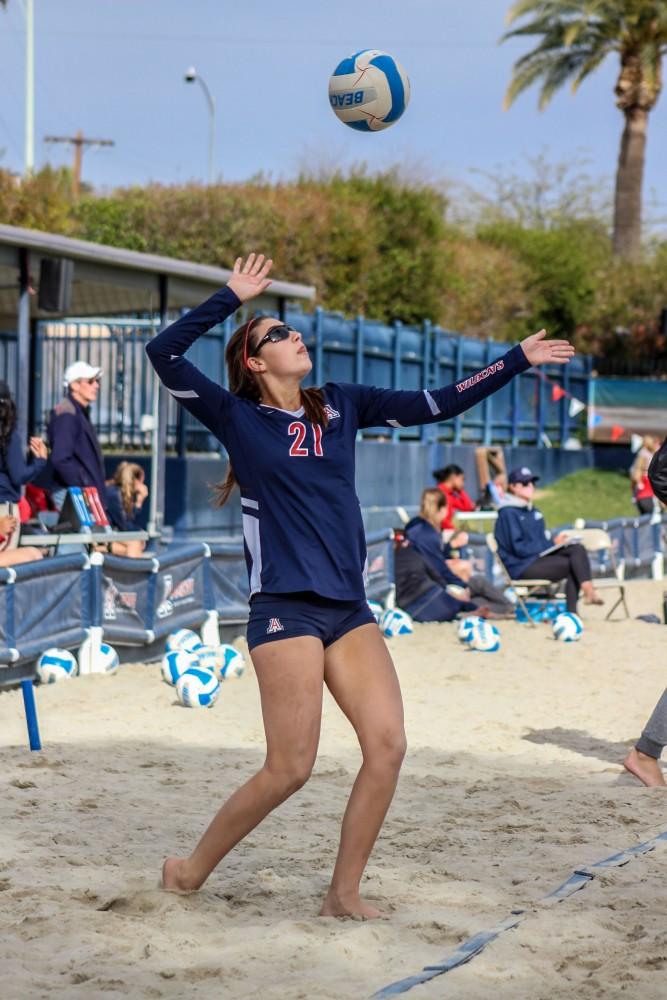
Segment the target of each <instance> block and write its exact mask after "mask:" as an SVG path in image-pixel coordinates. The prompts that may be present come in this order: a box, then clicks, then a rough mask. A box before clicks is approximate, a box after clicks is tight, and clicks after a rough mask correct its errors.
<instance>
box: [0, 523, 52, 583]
mask: <svg viewBox="0 0 667 1000" xmlns="http://www.w3.org/2000/svg"><path fill="white" fill-rule="evenodd" d="M20 530H21V528H20V523H19V520H18V518H16V517H12V516H11V515H10V514H0V568H2V569H6V568H7V567H8V566H18V565H19V564H20V563H27V562H34V561H35V560H36V559H41V558H42V553H41V551H40V550H39V549H38V548H36V547H35V546H34V545H21V546H20V547H18V548H17V547H15V548H7V547H4V548H3V545H4V544H5V543H6V542H7V541H8V540H9V539H10V538H12V536H16V537H17V538H18V534H19V532H20Z"/></svg>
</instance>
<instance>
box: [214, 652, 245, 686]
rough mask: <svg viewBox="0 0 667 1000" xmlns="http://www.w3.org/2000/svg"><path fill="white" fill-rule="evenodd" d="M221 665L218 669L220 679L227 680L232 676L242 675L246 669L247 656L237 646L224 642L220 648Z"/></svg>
mask: <svg viewBox="0 0 667 1000" xmlns="http://www.w3.org/2000/svg"><path fill="white" fill-rule="evenodd" d="M219 654H220V661H221V662H220V666H219V668H218V669H217V670H216V675H217V677H218V679H219V680H221V681H227V680H230V679H231V678H232V677H242V676H243V672H244V671H245V658H244V656H243V653H241V652H239V650H238V649H236V647H235V646H230V645H228V644H226V643H225V644H223V645H222V646H220V649H219Z"/></svg>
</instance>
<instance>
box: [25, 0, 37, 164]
mask: <svg viewBox="0 0 667 1000" xmlns="http://www.w3.org/2000/svg"><path fill="white" fill-rule="evenodd" d="M24 4H25V8H24V9H25V172H26V176H28V177H29V176H30V174H32V173H33V171H34V169H35V16H34V14H35V11H34V6H33V4H34V0H24Z"/></svg>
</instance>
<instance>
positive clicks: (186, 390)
mask: <svg viewBox="0 0 667 1000" xmlns="http://www.w3.org/2000/svg"><path fill="white" fill-rule="evenodd" d="M271 265H272V261H270V260H265V258H264V256H263V255H262V254H260V255H259V256H257V255H256V254H250V256H249V257H248V259H247V260H246V261H245V263H244V262H243V260H242V259H241V258H240V257H239V258H238V259H237V261H236V263H235V265H234V273H233V275H232V277H231V278H230V279H229V281H228V283H227V284H226V285H225V287H224V288H221V289H220V291H219V292H216V293H215V294H214V295H212V296H211V297H210V299H207V300H206V302H203V303H202V304H201V305H200V306H197V307H196V308H195V309H191V310H190V312H187V313H185V315H184V316H181V317H180V319H177V320H176V322H175V323H172V324H171V326H168V327H166V328H165V329H164V330H162V331H161V332H160V333H158V334H157V336H155V337H153V339H152V340H150V341H149V342H148V344H147V345H146V353H147V355H148V358H149V360H150V362H151V364H152V365H153V367H154V368H155V371H156V372H157V374H158V377H159V379H160V381H161V382H162V384H163V385H164V386H165V388H166V389H168V390H169V392H170V393H171V394H172V396H174V397H175V398H176V399H177V400H178V401H179V403H181V404H182V405H183V406H185V408H186V409H187V410H189V412H190V413H192V414H193V415H194V416H195V417H197V419H198V420H201V422H202V423H203V424H205V426H206V427H208V429H209V430H210V431H212V432H213V433H214V434H218V433H219V431H220V419H221V417H222V415H223V411H224V407H225V402H226V401H227V400H228V399H229V393H228V392H227V391H226V390H225V389H223V387H222V386H221V385H219V384H218V383H217V382H214V381H213V380H212V379H210V378H208V377H207V376H206V375H204V373H203V372H201V371H200V370H199V369H198V368H197V367H196V366H195V365H193V364H192V362H191V361H188V360H187V359H186V358H185V356H184V355H185V353H186V352H187V350H188V349H189V348H190V347H191V346H192V344H194V342H195V340H197V338H198V337H201V335H202V334H204V333H206V331H207V330H210V329H211V328H212V327H214V326H217V325H218V323H222V322H223V320H225V319H227V317H228V316H231V315H232V313H234V312H236V310H237V309H238V308H239V306H240V305H241V303H242V302H247V301H248V300H249V299H252V298H254V297H255V296H256V295H260V294H261V293H262V292H263V291H264V290H265V289H266V288H268V286H269V285H270V284H271V282H270V281H269V280H268V279H267V274H268V272H269V271H270V269H271Z"/></svg>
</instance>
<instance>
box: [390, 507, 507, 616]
mask: <svg viewBox="0 0 667 1000" xmlns="http://www.w3.org/2000/svg"><path fill="white" fill-rule="evenodd" d="M446 505H447V500H446V498H445V497H444V496H443V494H442V492H441V491H440V490H439V489H426V490H424V491H423V493H422V496H421V506H420V509H419V514H418V515H417V516H416V517H413V518H412V520H411V521H409V522H408V523H407V524H406V526H405V537H406V538H407V539H409V541H410V542H411V543H412V545H413V546H414V547H415V549H417V551H418V552H419V553H420V554H421V555H422V556H423V557H424V559H425V560H426V562H427V563H428V565H429V566H430V567H431V569H432V570H434V571H435V572H436V573H437V574H438V575H439V577H440V578H441V580H442V583H443V585H444V586H446V587H448V588H449V593H450V594H452V595H454V596H458V597H459V598H461V599H462V600H471V601H481V602H482V603H483V604H484V605H485V606H486V607H487V608H488V610H489V614H490V617H496V618H497V617H501V618H506V617H507V618H509V617H512V618H513V617H514V605H513V604H512V602H511V601H508V600H507V598H506V597H505V595H504V594H503V592H502V590H500V589H499V588H498V587H496V586H494V585H493V584H492V583H491V582H490V580H487V579H486V577H485V576H482V575H481V574H479V573H475V574H473V573H472V565H471V564H470V563H468V562H467V561H466V566H467V567H468V571H467V572H466V576H465V579H464V578H463V577H462V576H459V575H457V573H456V572H455V569H453V568H452V560H451V558H450V557H451V548H450V545H449V544H448V543H447V542H444V541H443V537H442V532H441V531H440V522H441V520H442V509H443V507H445V506H446ZM463 564H464V561H463V560H457V561H456V562H455V563H454V564H453V565H454V567H456V568H459V567H462V566H463Z"/></svg>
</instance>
